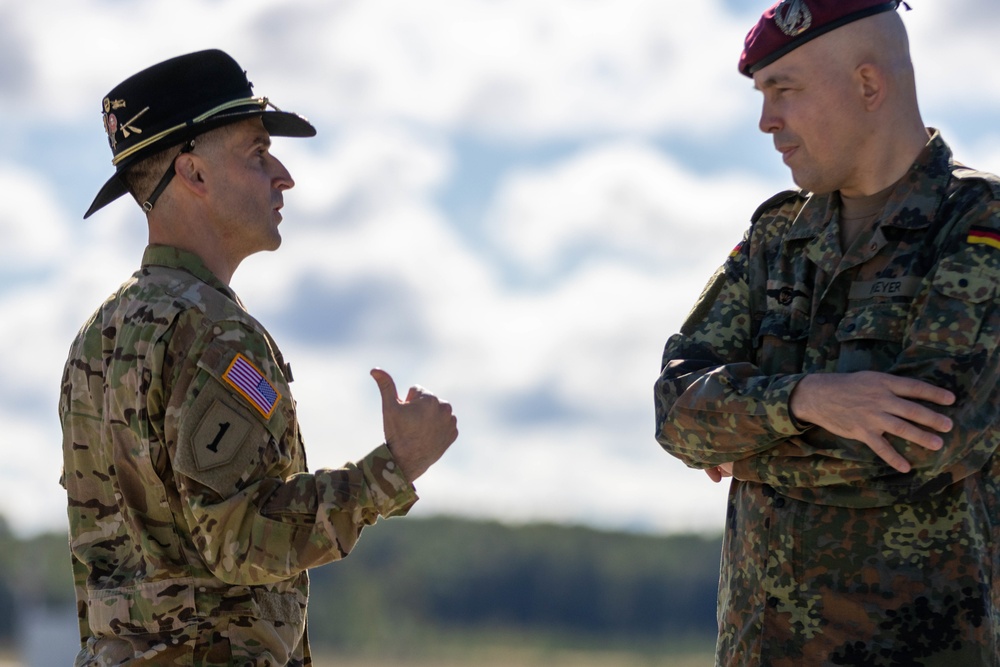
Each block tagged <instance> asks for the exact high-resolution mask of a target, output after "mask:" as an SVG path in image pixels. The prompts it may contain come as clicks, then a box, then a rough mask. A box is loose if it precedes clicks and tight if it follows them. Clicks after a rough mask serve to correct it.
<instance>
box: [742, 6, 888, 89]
mask: <svg viewBox="0 0 1000 667" xmlns="http://www.w3.org/2000/svg"><path fill="white" fill-rule="evenodd" d="M899 3H900V0H892V1H891V2H886V1H885V0H781V2H778V3H776V4H775V5H774V6H773V7H771V8H770V9H768V10H767V11H766V12H764V14H763V16H761V17H760V20H759V21H758V22H757V25H755V26H754V27H753V29H751V30H750V32H749V33H747V38H746V42H745V46H744V48H743V54H742V55H741V56H740V72H741V73H742V74H745V75H746V76H753V73H754V72H756V71H757V70H759V69H760V68H762V67H766V66H767V65H770V64H771V63H773V62H774V61H775V60H777V59H778V58H780V57H781V56H783V55H786V54H787V53H790V52H791V51H793V50H794V49H797V48H798V47H800V46H802V45H803V44H805V43H806V42H808V41H809V40H810V39H814V38H816V37H819V36H820V35H822V34H824V33H828V32H830V31H831V30H834V29H836V28H839V27H840V26H843V25H847V24H848V23H851V22H853V21H857V20H858V19H863V18H865V17H868V16H873V15H875V14H881V13H882V12H888V11H893V10H895V9H896V8H897V7H898V6H899Z"/></svg>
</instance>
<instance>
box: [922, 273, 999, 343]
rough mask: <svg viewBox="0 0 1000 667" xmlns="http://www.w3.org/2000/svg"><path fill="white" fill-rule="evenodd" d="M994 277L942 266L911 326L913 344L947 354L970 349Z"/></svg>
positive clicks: (992, 293)
mask: <svg viewBox="0 0 1000 667" xmlns="http://www.w3.org/2000/svg"><path fill="white" fill-rule="evenodd" d="M996 282H997V278H996V276H993V275H990V274H988V273H986V272H983V271H981V270H979V269H972V268H969V267H965V266H956V265H954V264H953V263H942V265H941V266H940V267H939V268H938V270H937V272H936V273H935V274H934V277H933V279H932V282H931V287H930V292H929V294H928V295H927V299H926V301H925V302H924V303H923V304H922V306H921V309H920V314H919V316H918V317H917V320H916V321H915V322H914V327H913V331H914V334H913V335H914V341H915V342H916V343H918V344H920V345H924V346H927V347H934V348H938V349H943V350H948V351H955V352H957V351H962V350H968V349H971V348H972V347H973V346H974V345H975V344H976V341H977V339H978V338H979V332H980V329H981V328H982V325H983V319H984V317H985V316H986V313H987V311H988V310H989V308H990V307H991V306H990V304H991V303H992V302H993V299H994V297H995V293H996Z"/></svg>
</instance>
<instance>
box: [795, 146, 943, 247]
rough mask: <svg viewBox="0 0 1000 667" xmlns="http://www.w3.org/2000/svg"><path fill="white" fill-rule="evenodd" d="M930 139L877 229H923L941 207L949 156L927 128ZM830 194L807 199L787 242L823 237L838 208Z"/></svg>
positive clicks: (885, 211) (893, 193) (898, 187)
mask: <svg viewBox="0 0 1000 667" xmlns="http://www.w3.org/2000/svg"><path fill="white" fill-rule="evenodd" d="M928 133H929V134H930V138H929V139H928V141H927V144H926V145H925V146H924V149H923V150H922V151H920V155H918V156H917V159H916V160H914V162H913V165H912V166H911V167H910V169H909V171H907V172H906V174H905V175H904V176H903V178H901V179H900V180H899V182H897V183H896V187H895V189H893V191H892V194H890V195H889V200H888V201H887V202H886V204H885V208H884V209H883V210H882V213H881V214H879V216H878V225H879V226H880V227H897V228H901V229H911V230H916V229H925V228H927V227H929V226H930V224H931V222H932V221H933V220H934V216H935V215H936V214H937V211H938V209H939V208H940V206H941V200H942V198H943V197H944V194H945V191H946V188H947V186H948V182H949V181H950V180H951V167H952V166H953V164H952V159H951V156H952V153H951V149H950V148H949V147H948V144H946V143H945V141H944V139H942V138H941V133H940V132H939V131H938V130H935V129H934V128H928ZM837 200H838V197H834V195H833V194H825V195H815V194H812V195H809V198H808V199H807V201H806V203H805V205H803V207H802V209H801V210H800V211H799V214H798V216H797V217H796V218H795V222H794V223H793V224H792V227H791V229H790V230H789V232H788V234H787V235H786V236H785V240H786V241H794V240H802V239H811V238H815V237H817V236H820V235H821V234H823V233H825V231H826V227H827V226H828V225H829V223H830V219H831V218H832V217H833V214H834V212H835V211H836V210H837V209H838V208H839V203H838V201H837Z"/></svg>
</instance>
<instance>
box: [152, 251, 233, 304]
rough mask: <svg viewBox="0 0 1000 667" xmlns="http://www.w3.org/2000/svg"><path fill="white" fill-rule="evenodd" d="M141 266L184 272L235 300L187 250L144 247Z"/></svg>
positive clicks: (225, 286)
mask: <svg viewBox="0 0 1000 667" xmlns="http://www.w3.org/2000/svg"><path fill="white" fill-rule="evenodd" d="M142 266H143V268H146V267H148V266H162V267H166V268H168V269H180V270H181V271H186V272H187V273H190V274H191V275H192V276H194V277H195V278H197V279H198V280H200V281H201V282H203V283H205V284H207V285H209V286H211V287H214V288H215V289H217V290H219V291H220V292H222V293H223V294H225V295H227V296H228V297H229V298H231V299H233V300H236V293H235V292H233V290H232V289H230V287H229V286H228V285H226V284H225V283H223V282H222V281H221V280H219V279H218V278H217V277H216V275H215V274H214V273H212V272H211V271H209V269H208V267H207V266H205V262H203V261H202V260H201V258H200V257H198V255H195V254H194V253H192V252H188V251H187V250H181V249H180V248H175V247H173V246H167V245H149V246H146V250H145V252H143V254H142Z"/></svg>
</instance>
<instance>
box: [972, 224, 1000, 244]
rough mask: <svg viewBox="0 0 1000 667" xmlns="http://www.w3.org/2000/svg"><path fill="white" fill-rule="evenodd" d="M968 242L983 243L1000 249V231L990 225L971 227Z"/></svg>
mask: <svg viewBox="0 0 1000 667" xmlns="http://www.w3.org/2000/svg"><path fill="white" fill-rule="evenodd" d="M965 241H966V243H982V244H984V245H988V246H991V247H993V248H997V249H1000V232H998V231H996V230H994V229H989V228H988V227H969V236H968V237H967V238H966V239H965Z"/></svg>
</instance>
